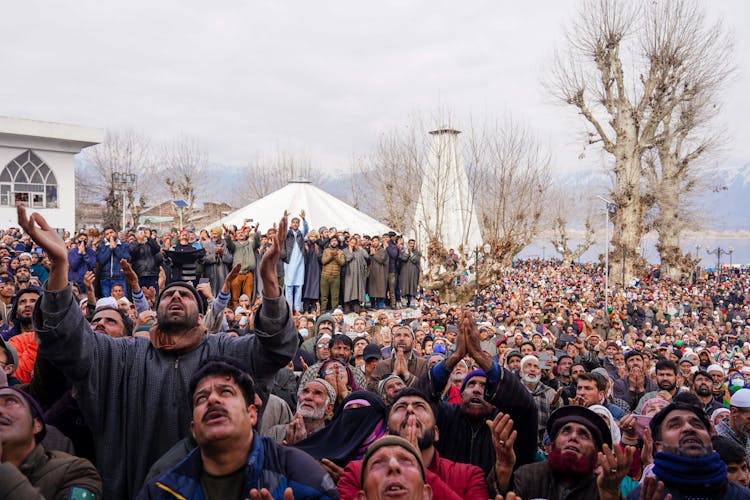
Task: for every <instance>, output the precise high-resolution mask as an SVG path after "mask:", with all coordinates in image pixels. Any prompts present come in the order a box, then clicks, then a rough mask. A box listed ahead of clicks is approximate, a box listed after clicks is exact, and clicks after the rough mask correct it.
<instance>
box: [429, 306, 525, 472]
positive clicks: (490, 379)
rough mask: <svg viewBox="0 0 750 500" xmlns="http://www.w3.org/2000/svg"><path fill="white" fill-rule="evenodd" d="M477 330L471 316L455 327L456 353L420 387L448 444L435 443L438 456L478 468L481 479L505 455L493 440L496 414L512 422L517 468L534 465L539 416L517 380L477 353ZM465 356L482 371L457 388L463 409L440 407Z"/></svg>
mask: <svg viewBox="0 0 750 500" xmlns="http://www.w3.org/2000/svg"><path fill="white" fill-rule="evenodd" d="M479 342H480V337H479V330H478V328H477V326H476V324H475V322H474V318H473V316H472V314H471V312H470V311H465V312H464V313H463V315H462V316H461V320H460V323H459V334H458V336H457V338H456V350H455V351H454V352H453V353H452V354H451V355H450V356H449V357H448V358H447V359H445V360H444V361H441V362H439V363H438V364H436V365H435V366H434V367H432V369H431V370H430V371H429V372H427V374H425V376H424V377H423V378H422V379H421V380H420V381H419V383H418V384H417V387H419V388H425V392H427V393H428V394H429V396H430V400H431V401H432V403H433V404H434V405H435V407H436V408H437V412H436V417H437V426H438V428H439V429H440V430H441V432H442V433H443V435H444V436H451V439H444V440H442V441H439V442H438V444H437V446H436V448H437V450H438V451H439V452H440V454H441V455H442V456H443V457H445V458H448V459H450V460H453V461H455V462H461V463H470V464H473V465H477V466H479V467H480V468H481V469H482V470H483V471H484V472H485V474H489V473H490V472H491V471H493V470H494V469H495V468H496V465H497V457H498V455H503V454H505V453H506V450H505V447H506V445H507V444H508V443H507V441H508V440H507V439H496V438H493V434H494V433H493V428H494V427H493V426H492V425H490V423H489V422H488V421H493V419H495V418H496V417H497V415H499V414H500V413H503V414H504V415H508V416H509V418H510V419H512V420H513V421H514V422H515V430H516V431H517V438H516V439H514V440H513V446H512V450H511V451H512V452H513V453H514V454H515V459H516V460H515V462H516V463H517V464H519V465H523V464H527V463H531V462H533V461H534V457H535V454H536V443H537V437H536V436H537V411H536V404H535V403H534V399H533V398H532V397H531V394H530V393H529V391H528V390H527V389H526V388H525V387H524V386H523V385H522V384H521V380H520V379H519V378H518V377H517V376H516V375H514V374H513V373H512V372H510V371H509V370H508V369H506V368H501V367H500V366H498V364H497V362H495V361H493V359H492V357H491V356H490V355H489V354H487V353H486V352H484V351H482V349H481V347H480V344H479ZM466 355H468V356H469V357H471V358H473V359H474V361H475V362H476V363H477V364H478V365H479V367H480V369H478V370H474V371H472V372H469V373H468V374H467V375H466V378H464V382H463V384H462V385H461V403H460V404H449V403H446V402H443V401H442V394H443V391H444V389H445V386H446V384H448V383H450V381H449V379H450V374H451V372H452V371H453V368H455V366H456V364H458V362H459V361H460V360H462V359H463V358H464V356H466Z"/></svg>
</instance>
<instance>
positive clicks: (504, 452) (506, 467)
mask: <svg viewBox="0 0 750 500" xmlns="http://www.w3.org/2000/svg"><path fill="white" fill-rule="evenodd" d="M486 423H487V427H489V428H490V433H491V434H492V446H494V448H495V478H496V480H497V484H498V485H499V486H500V488H501V489H506V488H507V487H508V485H509V484H510V476H511V474H513V467H515V465H516V452H515V450H514V449H513V445H514V444H515V443H516V437H518V431H515V430H513V419H511V418H510V415H506V414H504V413H502V412H501V413H498V414H497V416H495V418H494V419H493V420H487V421H486Z"/></svg>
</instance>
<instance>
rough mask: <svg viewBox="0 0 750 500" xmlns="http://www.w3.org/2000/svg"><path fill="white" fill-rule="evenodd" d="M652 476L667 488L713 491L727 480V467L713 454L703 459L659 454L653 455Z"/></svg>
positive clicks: (716, 454) (717, 455)
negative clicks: (654, 475)
mask: <svg viewBox="0 0 750 500" xmlns="http://www.w3.org/2000/svg"><path fill="white" fill-rule="evenodd" d="M654 474H656V477H658V478H659V479H660V480H661V481H664V484H666V485H667V486H669V487H672V488H675V489H678V490H684V489H687V488H691V489H700V490H703V489H707V490H714V489H715V488H719V487H721V486H722V483H723V482H725V481H726V479H727V466H726V465H725V464H724V462H722V461H721V458H719V454H718V453H716V452H714V453H712V454H710V455H708V456H705V457H695V458H693V457H683V456H682V455H675V454H672V453H665V452H659V453H656V454H655V455H654Z"/></svg>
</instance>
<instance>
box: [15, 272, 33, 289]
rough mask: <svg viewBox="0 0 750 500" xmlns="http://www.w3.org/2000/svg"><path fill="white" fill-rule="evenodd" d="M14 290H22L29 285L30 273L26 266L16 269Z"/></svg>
mask: <svg viewBox="0 0 750 500" xmlns="http://www.w3.org/2000/svg"><path fill="white" fill-rule="evenodd" d="M15 277H16V289H17V290H24V289H26V288H28V287H29V286H30V285H31V283H30V282H31V271H30V270H29V268H28V267H26V266H18V269H16V274H15Z"/></svg>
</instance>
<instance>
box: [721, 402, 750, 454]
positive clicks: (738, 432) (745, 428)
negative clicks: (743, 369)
mask: <svg viewBox="0 0 750 500" xmlns="http://www.w3.org/2000/svg"><path fill="white" fill-rule="evenodd" d="M716 432H717V433H718V434H719V435H720V436H724V437H728V438H729V439H731V440H732V441H734V442H735V443H737V444H738V445H740V446H742V449H743V450H745V455H746V456H747V457H748V460H750V389H740V390H738V391H737V392H735V393H734V394H733V395H732V399H730V400H729V418H728V419H727V420H722V421H721V422H720V423H719V425H717V426H716Z"/></svg>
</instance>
